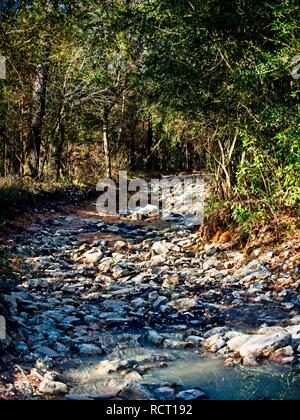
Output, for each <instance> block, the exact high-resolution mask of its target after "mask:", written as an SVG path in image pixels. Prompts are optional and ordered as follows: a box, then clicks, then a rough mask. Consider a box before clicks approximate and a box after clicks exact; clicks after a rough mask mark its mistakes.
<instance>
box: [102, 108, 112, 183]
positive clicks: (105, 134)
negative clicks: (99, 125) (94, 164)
mask: <svg viewBox="0 0 300 420" xmlns="http://www.w3.org/2000/svg"><path fill="white" fill-rule="evenodd" d="M109 112H110V110H109V107H107V106H106V107H105V108H104V114H103V148H104V157H105V171H106V176H107V177H108V178H111V156H110V144H109Z"/></svg>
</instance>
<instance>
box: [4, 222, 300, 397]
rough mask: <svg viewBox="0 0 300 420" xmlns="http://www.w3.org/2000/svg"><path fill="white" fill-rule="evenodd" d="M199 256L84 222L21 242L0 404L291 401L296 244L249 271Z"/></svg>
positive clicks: (164, 227) (190, 249)
mask: <svg viewBox="0 0 300 420" xmlns="http://www.w3.org/2000/svg"><path fill="white" fill-rule="evenodd" d="M196 242H197V232H196V229H195V228H194V227H191V228H187V227H186V226H184V225H181V224H180V223H176V221H173V222H169V223H161V222H159V221H157V222H155V223H154V222H149V221H145V222H134V223H133V222H131V221H130V220H116V221H111V222H109V223H108V222H105V221H103V220H102V219H101V218H100V217H96V216H93V217H83V216H82V215H78V214H74V215H71V216H70V215H61V216H60V217H58V218H53V217H52V218H49V219H45V220H41V221H39V222H38V223H36V224H34V225H32V226H31V227H30V228H28V229H27V230H26V231H23V232H21V233H20V234H18V235H16V236H15V237H14V239H13V240H11V241H10V243H9V244H8V247H9V250H10V252H11V254H12V255H13V256H14V257H15V261H17V263H18V264H17V266H18V267H17V272H18V273H17V274H18V281H17V282H15V280H10V279H9V278H5V279H3V281H4V282H6V283H7V284H10V283H11V285H12V284H13V290H12V291H10V292H9V293H8V292H7V293H4V295H3V300H4V301H5V303H6V307H7V308H8V309H9V325H10V332H9V336H8V337H7V340H6V341H5V342H4V343H3V342H2V347H6V349H8V352H6V353H2V366H1V368H2V375H1V383H2V387H1V389H0V390H1V392H2V396H4V397H6V398H16V397H17V396H19V397H22V398H27V399H40V398H68V399H105V398H110V399H125V400H126V399H130V400H131V399H160V400H168V399H179V400H180V399H181V400H192V399H201V398H218V399H229V398H237V399H238V398H241V399H251V398H256V399H257V398H270V399H272V398H274V399H291V398H293V399H299V398H300V375H299V372H300V370H299V360H300V359H299V358H300V311H299V308H300V299H299V290H300V279H299V253H298V254H297V252H298V251H299V245H298V244H299V238H297V237H296V238H293V239H290V240H289V241H285V242H284V243H282V244H281V245H278V246H277V247H276V249H272V250H268V249H256V250H254V252H253V253H252V255H251V257H245V255H244V254H243V253H242V252H240V251H238V250H235V249H233V248H232V247H230V245H218V244H207V245H206V246H204V247H203V249H201V250H200V251H197V250H195V244H196ZM295 250H296V253H295ZM11 331H12V332H11ZM3 344H4V346H3ZM3 351H4V350H2V352H3Z"/></svg>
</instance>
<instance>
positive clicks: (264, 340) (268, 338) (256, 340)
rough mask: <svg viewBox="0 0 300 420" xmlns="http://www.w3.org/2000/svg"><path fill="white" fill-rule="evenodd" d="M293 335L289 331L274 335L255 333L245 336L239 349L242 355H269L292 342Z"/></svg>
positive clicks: (244, 356)
mask: <svg viewBox="0 0 300 420" xmlns="http://www.w3.org/2000/svg"><path fill="white" fill-rule="evenodd" d="M291 338H292V337H291V335H290V334H288V333H277V334H274V335H253V336H249V338H248V340H246V338H245V342H244V344H242V345H241V346H240V347H239V348H238V349H237V351H238V352H239V353H240V355H241V357H243V358H246V357H269V356H271V354H272V353H274V351H275V350H277V349H279V348H282V347H286V346H288V345H289V344H290V343H291Z"/></svg>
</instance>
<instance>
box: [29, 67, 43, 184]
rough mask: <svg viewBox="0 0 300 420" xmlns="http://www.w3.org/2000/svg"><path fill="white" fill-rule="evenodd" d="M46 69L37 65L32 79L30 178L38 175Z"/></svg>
mask: <svg viewBox="0 0 300 420" xmlns="http://www.w3.org/2000/svg"><path fill="white" fill-rule="evenodd" d="M46 90H47V69H46V68H45V67H44V66H42V65H39V66H38V68H37V72H36V75H35V79H34V84H33V94H32V120H31V130H30V133H29V140H28V165H29V169H30V172H31V176H32V178H38V177H39V174H40V152H41V142H42V128H43V119H44V116H45V113H46Z"/></svg>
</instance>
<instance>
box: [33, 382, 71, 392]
mask: <svg viewBox="0 0 300 420" xmlns="http://www.w3.org/2000/svg"><path fill="white" fill-rule="evenodd" d="M39 392H40V393H41V394H45V395H61V394H67V393H68V392H69V391H68V387H67V385H66V384H63V383H62V382H54V381H49V380H47V379H44V380H43V381H42V382H41V384H40V387H39Z"/></svg>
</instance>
